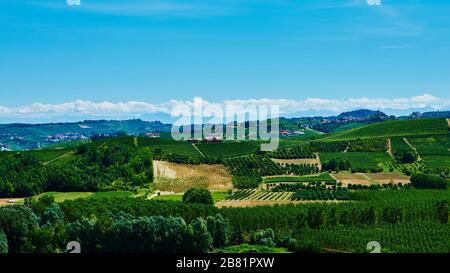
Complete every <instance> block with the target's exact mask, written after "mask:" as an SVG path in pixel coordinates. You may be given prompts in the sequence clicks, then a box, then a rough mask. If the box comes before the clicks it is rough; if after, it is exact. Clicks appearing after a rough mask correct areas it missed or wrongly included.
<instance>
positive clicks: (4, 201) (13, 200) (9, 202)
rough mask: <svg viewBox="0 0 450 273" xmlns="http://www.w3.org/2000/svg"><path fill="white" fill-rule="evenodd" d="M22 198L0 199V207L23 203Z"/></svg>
mask: <svg viewBox="0 0 450 273" xmlns="http://www.w3.org/2000/svg"><path fill="white" fill-rule="evenodd" d="M23 200H24V198H0V206H6V205H12V204H17V202H20V201H23Z"/></svg>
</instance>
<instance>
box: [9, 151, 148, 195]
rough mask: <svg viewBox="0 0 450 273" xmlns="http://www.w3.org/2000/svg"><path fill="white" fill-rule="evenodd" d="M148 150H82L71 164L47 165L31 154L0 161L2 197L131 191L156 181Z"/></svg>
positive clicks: (11, 156) (20, 154) (73, 157)
mask: <svg viewBox="0 0 450 273" xmlns="http://www.w3.org/2000/svg"><path fill="white" fill-rule="evenodd" d="M151 166H152V153H151V151H150V149H148V148H142V149H137V148H136V147H133V146H131V145H110V146H105V147H102V148H98V147H95V146H88V145H82V146H79V147H78V148H77V149H76V151H75V152H74V155H73V156H71V157H70V159H69V160H67V161H64V162H61V163H59V162H57V163H55V164H46V163H45V162H43V161H42V160H41V159H39V158H38V157H37V156H36V155H33V154H32V153H19V154H13V155H10V156H8V157H1V158H0V173H1V174H2V176H1V177H0V197H11V196H14V197H26V196H32V195H36V194H39V193H41V192H44V191H111V190H132V189H133V188H135V187H140V186H143V185H145V184H146V183H149V182H151V181H152V180H153V169H152V168H151Z"/></svg>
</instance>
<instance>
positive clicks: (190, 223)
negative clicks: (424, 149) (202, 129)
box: [0, 189, 450, 253]
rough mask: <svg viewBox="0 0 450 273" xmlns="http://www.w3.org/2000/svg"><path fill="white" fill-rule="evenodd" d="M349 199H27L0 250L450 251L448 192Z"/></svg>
mask: <svg viewBox="0 0 450 273" xmlns="http://www.w3.org/2000/svg"><path fill="white" fill-rule="evenodd" d="M349 196H350V198H351V200H352V201H353V202H344V203H322V204H304V205H282V206H262V207H252V208H217V207H215V206H213V205H209V204H198V203H195V202H179V201H149V200H145V199H142V198H120V197H119V198H87V199H77V200H73V201H65V202H63V203H61V204H57V203H54V202H53V200H52V198H49V197H43V198H41V199H39V200H32V199H29V200H27V201H26V202H25V205H15V206H6V207H1V208H0V230H1V232H0V249H2V248H1V246H2V245H3V251H5V247H4V245H5V242H7V245H8V251H9V252H13V253H14V252H63V251H64V249H65V244H66V243H67V242H68V241H70V240H77V241H79V242H80V243H81V245H82V249H83V251H84V252H185V251H189V252H207V251H212V250H213V249H219V248H221V247H224V246H230V245H239V244H259V245H266V246H279V247H285V248H287V249H289V250H290V251H294V252H314V251H327V249H329V248H337V249H341V250H345V251H356V252H363V251H364V247H365V245H364V243H365V241H364V240H367V238H369V237H365V238H363V239H364V240H362V241H361V242H359V243H358V242H355V241H354V238H355V237H353V236H359V237H361V236H364V235H371V237H370V238H373V239H379V240H380V241H381V244H382V245H383V246H385V248H386V250H387V251H394V252H416V251H424V252H448V251H450V249H449V247H450V244H449V241H448V240H449V238H450V237H449V236H448V234H450V226H449V224H448V220H449V217H448V216H449V206H450V201H449V200H450V192H449V191H448V190H416V189H400V190H399V189H397V190H393V189H384V190H378V191H372V190H360V191H355V192H351V193H350V195H349ZM186 199H189V198H186ZM190 199H191V200H192V198H190ZM339 231H346V232H339ZM2 233H3V234H4V236H3V235H2ZM419 235H420V240H411V239H412V238H414V237H415V236H419Z"/></svg>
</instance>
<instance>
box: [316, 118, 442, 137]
mask: <svg viewBox="0 0 450 273" xmlns="http://www.w3.org/2000/svg"><path fill="white" fill-rule="evenodd" d="M448 132H449V126H448V123H447V121H446V120H445V119H443V118H439V119H414V120H390V121H385V122H380V123H375V124H371V125H367V126H364V127H360V128H357V129H353V130H348V131H345V132H342V133H338V134H333V135H330V136H327V137H325V138H323V139H324V140H330V141H331V140H350V139H357V138H374V137H393V136H418V135H429V134H445V133H448Z"/></svg>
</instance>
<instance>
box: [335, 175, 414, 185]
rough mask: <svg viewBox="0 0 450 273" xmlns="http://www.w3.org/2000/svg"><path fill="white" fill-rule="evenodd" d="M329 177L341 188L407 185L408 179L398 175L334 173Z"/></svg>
mask: <svg viewBox="0 0 450 273" xmlns="http://www.w3.org/2000/svg"><path fill="white" fill-rule="evenodd" d="M331 176H332V177H334V178H335V179H336V180H337V181H338V182H341V183H342V185H343V186H348V185H349V184H352V185H368V186H369V185H372V184H389V183H393V184H399V183H402V184H407V183H409V177H408V176H406V175H403V174H400V173H336V174H331Z"/></svg>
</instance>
